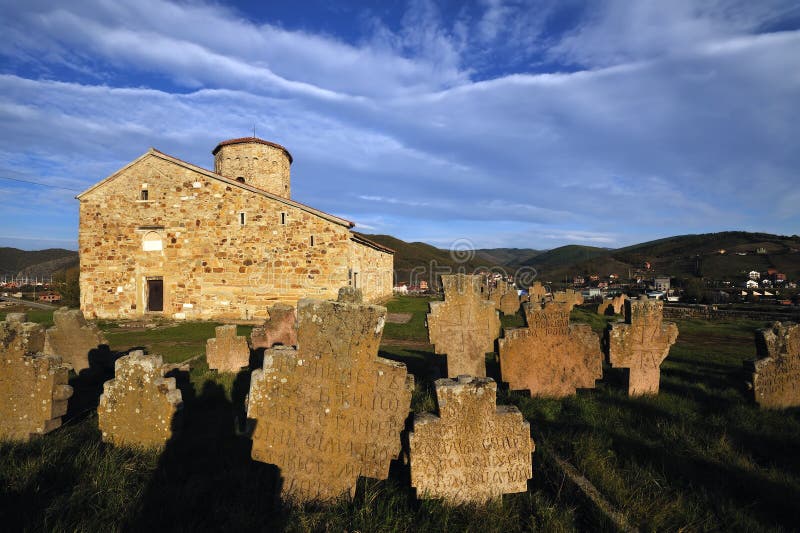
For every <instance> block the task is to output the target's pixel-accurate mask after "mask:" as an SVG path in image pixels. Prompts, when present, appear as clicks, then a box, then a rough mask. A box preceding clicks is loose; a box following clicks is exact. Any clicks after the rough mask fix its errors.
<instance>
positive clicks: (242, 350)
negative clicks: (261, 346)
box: [206, 324, 250, 372]
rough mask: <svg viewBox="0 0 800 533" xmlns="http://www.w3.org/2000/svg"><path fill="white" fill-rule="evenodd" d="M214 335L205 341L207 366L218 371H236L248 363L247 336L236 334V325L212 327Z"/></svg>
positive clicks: (248, 348)
mask: <svg viewBox="0 0 800 533" xmlns="http://www.w3.org/2000/svg"><path fill="white" fill-rule="evenodd" d="M214 332H215V334H216V337H214V338H211V339H208V340H207V341H206V362H208V368H211V369H214V370H219V371H220V372H238V371H239V370H241V368H242V367H243V366H247V365H248V364H249V363H250V347H249V346H248V345H247V337H241V336H237V335H236V325H235V324H229V325H225V326H217V327H216V328H214Z"/></svg>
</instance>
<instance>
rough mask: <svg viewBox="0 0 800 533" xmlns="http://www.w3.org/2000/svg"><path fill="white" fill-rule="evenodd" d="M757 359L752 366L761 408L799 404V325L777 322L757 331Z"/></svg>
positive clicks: (754, 385)
mask: <svg viewBox="0 0 800 533" xmlns="http://www.w3.org/2000/svg"><path fill="white" fill-rule="evenodd" d="M756 349H757V352H758V359H756V360H755V361H753V362H752V363H751V370H752V371H753V376H752V383H753V394H754V396H755V400H756V402H757V403H758V405H759V406H761V407H766V408H770V409H783V408H786V407H795V406H799V405H800V324H793V323H786V324H782V323H780V322H775V323H773V324H772V325H771V326H770V327H769V328H766V329H762V330H759V331H758V334H757V336H756Z"/></svg>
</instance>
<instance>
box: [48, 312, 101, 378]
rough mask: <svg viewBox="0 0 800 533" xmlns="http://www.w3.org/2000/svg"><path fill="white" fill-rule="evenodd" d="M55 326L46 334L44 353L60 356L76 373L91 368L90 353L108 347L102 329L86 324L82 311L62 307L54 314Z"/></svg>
mask: <svg viewBox="0 0 800 533" xmlns="http://www.w3.org/2000/svg"><path fill="white" fill-rule="evenodd" d="M53 322H54V324H55V325H54V326H53V327H51V328H50V329H48V330H47V332H46V334H45V343H44V353H45V354H47V355H60V356H61V358H62V359H63V360H64V361H65V362H67V363H69V364H71V365H72V368H74V369H75V372H80V371H81V370H85V369H87V368H89V352H91V351H92V350H97V349H98V348H99V347H100V346H101V345H107V344H108V341H107V340H106V339H105V337H104V336H103V334H102V333H101V332H100V329H99V328H98V327H97V326H96V325H95V324H90V323H88V322H86V319H85V318H84V317H83V313H82V312H81V310H80V309H69V308H67V307H62V308H61V309H58V310H57V311H55V312H54V313H53Z"/></svg>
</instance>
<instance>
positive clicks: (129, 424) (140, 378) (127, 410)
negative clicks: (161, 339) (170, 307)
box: [97, 350, 183, 448]
mask: <svg viewBox="0 0 800 533" xmlns="http://www.w3.org/2000/svg"><path fill="white" fill-rule="evenodd" d="M182 407H183V398H182V397H181V391H180V390H178V389H176V388H175V378H166V377H164V364H163V361H162V359H161V356H160V355H145V354H144V352H143V351H142V350H136V351H133V352H131V353H129V354H128V355H126V356H124V357H120V358H119V359H117V362H116V364H115V368H114V379H112V380H109V381H106V382H105V384H104V385H103V394H102V395H101V396H100V405H98V407H97V422H98V425H99V426H100V431H101V432H102V438H103V442H110V443H112V444H115V445H118V446H121V445H128V446H139V447H142V448H151V447H155V448H160V447H163V446H164V445H165V444H166V442H167V441H168V440H169V439H170V437H171V436H172V432H173V429H175V427H174V426H175V425H176V422H175V420H174V419H175V415H176V413H177V411H178V409H180V408H182Z"/></svg>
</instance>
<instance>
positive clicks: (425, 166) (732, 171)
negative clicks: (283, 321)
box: [0, 0, 800, 249]
mask: <svg viewBox="0 0 800 533" xmlns="http://www.w3.org/2000/svg"><path fill="white" fill-rule="evenodd" d="M0 7H2V12H3V17H2V19H0V35H1V36H2V37H0V140H1V141H2V143H1V144H0V176H1V177H5V178H15V179H21V180H30V181H37V182H42V183H47V184H50V185H53V186H58V187H63V188H64V189H58V188H54V187H36V186H31V185H26V184H23V183H19V182H15V181H10V180H6V179H0V193H2V197H3V206H2V208H1V209H0V246H17V247H20V248H25V249H39V248H45V247H51V246H58V247H66V248H75V247H76V245H77V225H78V217H77V212H78V202H77V200H74V198H73V197H74V194H75V192H73V191H70V190H67V189H76V190H83V189H85V188H87V187H89V186H90V185H91V184H93V183H95V182H97V181H99V180H101V179H102V178H104V177H106V176H107V175H109V174H111V173H112V172H114V171H115V170H117V169H118V168H120V167H122V166H123V165H125V164H126V163H128V162H129V161H131V160H132V159H134V158H136V157H138V156H139V155H141V154H142V153H144V152H145V151H146V150H147V149H148V148H149V147H150V146H153V147H156V148H158V149H159V150H161V151H164V152H166V153H168V154H170V155H174V156H176V157H179V158H181V159H185V160H188V161H191V162H193V163H195V164H198V165H200V166H203V167H206V168H211V167H212V166H213V160H212V156H211V153H210V152H211V150H212V149H213V148H214V146H215V145H216V144H217V142H219V141H220V140H223V139H227V138H233V137H242V136H247V135H250V134H251V133H252V129H253V126H254V125H255V128H256V132H257V135H258V136H259V137H262V138H265V139H268V140H272V141H275V142H279V143H281V144H283V145H284V146H286V147H287V148H289V150H290V151H291V152H292V154H293V156H294V160H295V162H294V165H293V166H292V194H293V197H294V198H295V199H296V200H298V201H301V202H304V203H307V204H310V205H313V206H315V207H317V208H319V209H323V210H325V211H328V212H331V213H333V214H336V215H339V216H342V217H345V218H348V219H350V220H354V221H355V222H356V223H357V224H358V227H359V228H360V229H361V230H362V231H364V232H366V233H388V234H391V235H395V236H397V237H399V238H402V239H404V240H420V241H425V242H429V243H431V244H434V245H437V246H441V247H448V246H449V245H450V244H451V243H452V242H454V241H459V240H460V239H469V240H471V241H472V242H474V243H475V245H476V246H478V247H506V246H516V247H532V248H553V247H556V246H560V245H562V244H569V243H580V244H591V245H596V246H611V247H615V246H621V245H627V244H632V243H635V242H641V241H644V240H650V239H654V238H659V237H664V236H668V235H675V234H684V233H701V232H709V231H721V230H728V229H741V230H748V231H766V232H771V233H781V234H794V233H798V232H800V231H798V228H800V214H798V205H800V190H798V184H800V179H799V173H800V4H799V3H798V2H796V1H795V2H784V1H769V0H760V1H757V2H755V1H751V0H746V1H714V0H709V1H702V2H700V1H698V2H689V1H683V0H671V1H669V2H666V1H662V0H653V1H647V0H640V1H636V2H631V1H628V0H624V1H623V0H621V1H587V2H579V1H572V0H562V1H551V2H546V1H530V2H529V1H524V0H517V1H512V2H506V1H503V0H486V1H480V2H471V3H467V2H458V1H446V2H432V1H408V2H405V1H386V2H382V1H374V2H354V3H347V2H322V1H310V2H257V1H253V2H239V3H220V2H216V3H210V2H204V1H199V0H193V1H190V2H178V3H169V2H163V1H161V0H137V1H128V2H126V1H114V0H86V1H70V2H55V1H51V2H46V1H45V2H43V1H38V0H28V1H26V2H19V1H17V0H11V1H9V0H0ZM459 242H461V241H459Z"/></svg>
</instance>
